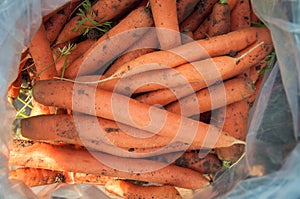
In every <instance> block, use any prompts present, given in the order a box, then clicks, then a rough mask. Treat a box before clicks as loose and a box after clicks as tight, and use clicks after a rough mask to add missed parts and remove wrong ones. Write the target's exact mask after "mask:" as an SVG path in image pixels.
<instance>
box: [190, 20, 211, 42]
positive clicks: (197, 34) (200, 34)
mask: <svg viewBox="0 0 300 199" xmlns="http://www.w3.org/2000/svg"><path fill="white" fill-rule="evenodd" d="M210 24H211V16H210V15H209V16H207V17H206V18H205V19H204V21H203V22H202V23H201V24H200V25H199V26H198V28H197V29H196V30H195V31H194V39H196V40H199V39H205V38H206V37H208V30H209V26H210Z"/></svg>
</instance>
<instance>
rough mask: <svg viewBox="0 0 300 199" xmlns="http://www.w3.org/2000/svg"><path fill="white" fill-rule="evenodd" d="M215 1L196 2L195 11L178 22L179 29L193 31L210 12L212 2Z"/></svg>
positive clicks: (214, 2) (214, 0) (214, 1)
mask: <svg viewBox="0 0 300 199" xmlns="http://www.w3.org/2000/svg"><path fill="white" fill-rule="evenodd" d="M217 2H218V0H201V1H200V2H199V3H198V4H197V6H196V9H195V11H194V12H193V13H192V14H191V15H189V16H188V17H187V18H186V19H185V20H184V21H183V22H182V23H181V24H180V26H179V27H180V31H192V32H194V31H195V30H196V29H197V27H198V26H199V25H200V24H201V23H202V22H203V21H204V19H205V18H206V17H207V16H208V15H209V14H210V12H211V11H212V8H213V6H214V4H216V3H217Z"/></svg>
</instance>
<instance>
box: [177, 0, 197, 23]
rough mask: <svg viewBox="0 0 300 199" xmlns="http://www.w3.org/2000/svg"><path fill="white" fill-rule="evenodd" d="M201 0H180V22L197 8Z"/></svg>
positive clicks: (178, 11)
mask: <svg viewBox="0 0 300 199" xmlns="http://www.w3.org/2000/svg"><path fill="white" fill-rule="evenodd" d="M199 1H201V0H180V1H176V3H177V17H178V23H181V22H182V21H184V20H185V19H186V18H187V17H188V16H189V15H190V14H191V13H192V12H193V11H194V9H195V7H196V6H197V4H198V2H199Z"/></svg>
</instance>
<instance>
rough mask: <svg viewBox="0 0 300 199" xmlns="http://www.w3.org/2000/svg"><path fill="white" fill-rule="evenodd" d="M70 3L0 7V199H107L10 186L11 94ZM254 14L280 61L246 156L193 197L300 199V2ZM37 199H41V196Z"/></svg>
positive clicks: (19, 2)
mask: <svg viewBox="0 0 300 199" xmlns="http://www.w3.org/2000/svg"><path fill="white" fill-rule="evenodd" d="M65 2H67V0H51V1H50V0H14V1H10V0H2V1H1V2H0V47H1V48H0V60H1V65H0V76H1V78H0V97H1V102H0V112H1V113H2V115H3V116H2V117H0V125H1V136H0V148H1V153H0V164H1V165H0V198H5V199H8V198H13V199H18V198H20V199H21V198H41V197H43V198H55V197H59V196H64V197H66V198H106V196H105V195H104V194H103V192H102V191H101V190H100V189H98V188H96V187H95V186H90V185H67V186H64V185H49V186H46V187H44V188H42V189H41V190H38V191H37V190H34V189H30V188H28V187H26V186H25V185H24V184H23V183H22V182H19V181H8V180H7V177H8V165H7V155H8V153H9V151H8V145H9V143H10V142H11V140H12V137H11V129H10V128H11V124H12V121H13V118H14V114H15V112H14V110H13V108H12V107H11V106H10V105H9V104H8V103H7V98H6V97H7V96H6V94H7V87H8V85H9V84H10V83H11V82H12V81H13V80H14V79H15V78H16V75H17V73H16V71H18V70H17V69H18V68H17V67H18V61H19V57H20V55H21V52H22V50H23V49H24V48H25V47H26V46H27V45H28V44H29V42H30V40H31V39H32V36H33V35H34V33H35V31H36V30H37V28H38V26H39V24H40V23H41V16H44V15H46V14H48V13H49V12H51V11H53V10H54V9H55V8H57V7H59V6H60V5H62V4H63V3H65ZM252 5H253V8H254V11H255V13H256V14H257V15H258V16H259V17H260V19H261V20H262V21H263V22H264V23H265V24H266V25H267V27H268V28H269V29H270V30H271V34H272V38H273V41H274V46H275V51H276V56H277V61H276V63H275V65H274V67H273V69H272V70H269V71H267V74H266V75H265V78H264V84H263V87H262V89H261V91H260V94H259V96H258V99H257V100H256V102H255V104H254V106H253V108H252V109H251V113H250V119H249V128H248V134H247V140H246V141H247V145H246V155H245V156H244V158H243V159H242V160H241V161H239V162H238V163H237V164H236V165H234V166H232V167H231V168H230V169H229V170H226V171H224V172H221V173H220V174H219V175H218V176H216V180H215V182H214V183H213V184H212V185H211V186H210V187H209V188H207V189H205V190H201V191H196V192H195V193H194V195H193V198H254V197H255V198H283V197H285V196H288V198H299V196H300V189H299V184H300V179H299V178H298V176H299V172H300V144H299V138H300V131H299V130H300V116H299V113H300V110H299V107H300V92H299V91H300V12H299V11H300V1H297V0H264V1H261V0H252ZM36 193H38V195H37V194H36Z"/></svg>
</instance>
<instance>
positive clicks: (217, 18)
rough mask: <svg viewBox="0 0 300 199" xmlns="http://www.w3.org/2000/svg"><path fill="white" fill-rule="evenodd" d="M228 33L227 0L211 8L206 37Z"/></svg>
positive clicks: (228, 11)
mask: <svg viewBox="0 0 300 199" xmlns="http://www.w3.org/2000/svg"><path fill="white" fill-rule="evenodd" d="M228 32H230V7H229V4H228V3H227V0H220V1H219V2H218V3H216V4H215V5H214V7H213V10H212V13H211V23H210V26H209V30H208V36H210V37H213V36H217V35H222V34H226V33H228Z"/></svg>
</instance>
